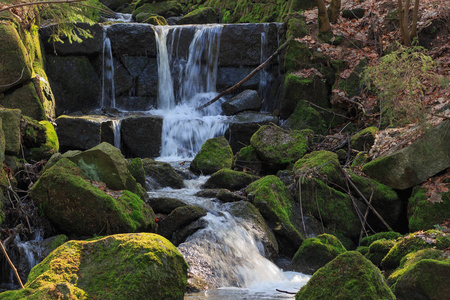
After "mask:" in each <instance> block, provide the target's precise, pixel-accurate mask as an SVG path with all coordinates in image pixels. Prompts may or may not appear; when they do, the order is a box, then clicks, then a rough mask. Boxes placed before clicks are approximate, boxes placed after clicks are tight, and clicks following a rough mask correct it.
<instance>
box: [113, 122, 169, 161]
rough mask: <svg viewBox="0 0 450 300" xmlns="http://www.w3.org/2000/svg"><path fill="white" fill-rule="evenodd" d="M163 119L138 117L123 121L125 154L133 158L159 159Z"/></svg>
mask: <svg viewBox="0 0 450 300" xmlns="http://www.w3.org/2000/svg"><path fill="white" fill-rule="evenodd" d="M162 125H163V118H162V117H160V116H136V117H129V118H126V119H123V120H122V129H121V131H122V144H123V150H124V153H126V155H127V156H131V157H141V158H144V157H158V156H159V155H160V152H161V132H162Z"/></svg>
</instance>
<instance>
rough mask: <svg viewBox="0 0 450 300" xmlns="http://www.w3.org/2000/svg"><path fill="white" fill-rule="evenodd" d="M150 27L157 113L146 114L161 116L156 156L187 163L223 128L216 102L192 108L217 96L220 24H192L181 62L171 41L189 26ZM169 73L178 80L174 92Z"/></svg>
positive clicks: (218, 103)
mask: <svg viewBox="0 0 450 300" xmlns="http://www.w3.org/2000/svg"><path fill="white" fill-rule="evenodd" d="M153 28H154V31H155V36H156V41H157V51H158V92H159V93H158V109H156V110H154V111H153V112H151V113H152V114H159V115H163V117H164V119H163V128H162V145H161V157H162V158H163V159H164V160H180V159H192V158H193V157H194V156H195V154H196V153H197V152H198V151H199V150H200V148H201V146H202V145H203V143H204V142H205V141H206V140H207V139H209V138H213V137H216V136H219V135H223V134H224V133H225V130H226V129H227V128H228V124H227V122H228V118H227V117H225V116H220V113H221V112H222V109H221V106H220V104H221V103H220V101H218V102H217V103H215V104H214V105H211V106H209V107H207V108H206V109H204V110H202V111H197V110H196V107H198V106H200V105H201V104H203V103H205V102H207V101H209V100H210V99H212V98H214V97H215V96H216V94H217V93H216V79H217V65H218V57H219V50H220V34H221V31H222V26H221V25H196V26H195V27H194V29H195V34H194V37H193V39H192V41H191V43H190V46H189V54H188V57H187V59H186V58H183V57H179V55H178V46H179V40H177V39H179V37H180V35H181V32H182V30H185V29H189V28H190V29H192V26H170V27H169V26H154V27H153ZM176 40H177V43H176V45H177V49H176V50H175V51H174V46H175V41H176ZM174 52H175V53H174ZM173 74H175V75H177V77H178V86H179V89H180V90H179V91H178V92H176V91H175V90H174V79H173ZM176 98H177V99H176ZM176 103H177V104H176Z"/></svg>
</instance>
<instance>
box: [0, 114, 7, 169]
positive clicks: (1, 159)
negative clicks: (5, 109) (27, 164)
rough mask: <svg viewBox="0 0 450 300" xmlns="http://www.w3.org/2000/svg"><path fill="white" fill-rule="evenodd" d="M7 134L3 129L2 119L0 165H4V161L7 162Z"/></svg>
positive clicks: (0, 125)
mask: <svg viewBox="0 0 450 300" xmlns="http://www.w3.org/2000/svg"><path fill="white" fill-rule="evenodd" d="M5 147H6V144H5V132H4V131H3V127H2V118H0V163H1V164H2V165H3V161H4V160H5Z"/></svg>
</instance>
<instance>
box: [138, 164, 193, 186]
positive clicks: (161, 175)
mask: <svg viewBox="0 0 450 300" xmlns="http://www.w3.org/2000/svg"><path fill="white" fill-rule="evenodd" d="M142 163H143V166H144V171H145V175H147V176H149V177H150V178H152V179H153V180H154V181H156V184H157V185H158V186H159V187H171V188H174V189H181V188H182V187H184V183H183V177H181V175H180V174H178V173H177V171H175V169H174V168H173V167H172V166H171V165H170V164H168V163H165V162H160V161H156V160H153V159H151V158H144V159H142Z"/></svg>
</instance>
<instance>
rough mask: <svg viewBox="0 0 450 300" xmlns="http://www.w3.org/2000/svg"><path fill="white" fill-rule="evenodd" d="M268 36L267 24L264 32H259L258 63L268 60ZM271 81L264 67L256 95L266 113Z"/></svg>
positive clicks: (266, 68) (270, 76)
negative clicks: (259, 55)
mask: <svg viewBox="0 0 450 300" xmlns="http://www.w3.org/2000/svg"><path fill="white" fill-rule="evenodd" d="M268 35H269V24H264V31H262V32H261V60H260V63H261V64H262V63H263V62H265V61H266V59H267V58H269V55H270V53H268V42H269V41H268ZM272 81H273V76H272V74H270V72H269V71H268V66H266V67H264V68H263V69H262V70H261V71H260V74H259V87H258V93H259V96H260V97H261V99H262V100H263V107H262V111H268V108H269V105H268V103H269V96H270V87H271V84H272Z"/></svg>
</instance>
